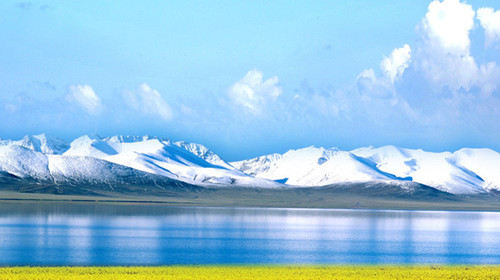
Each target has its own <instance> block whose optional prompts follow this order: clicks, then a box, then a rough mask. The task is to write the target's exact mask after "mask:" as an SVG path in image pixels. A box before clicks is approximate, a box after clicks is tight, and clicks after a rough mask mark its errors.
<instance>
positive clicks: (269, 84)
mask: <svg viewBox="0 0 500 280" xmlns="http://www.w3.org/2000/svg"><path fill="white" fill-rule="evenodd" d="M263 77H264V75H263V74H262V72H260V71H259V70H257V69H254V70H250V71H248V73H247V74H246V75H245V77H243V78H242V79H241V80H239V81H238V82H236V83H235V84H233V85H232V86H231V87H230V88H229V91H228V94H229V97H230V98H231V100H232V101H233V102H234V103H236V104H238V105H241V106H243V107H244V108H246V109H247V110H248V111H250V112H251V113H252V114H254V115H260V114H261V113H262V110H263V108H264V106H265V105H266V104H267V103H268V102H270V101H276V99H277V98H278V96H280V95H281V92H282V90H281V87H280V86H279V85H278V83H279V80H278V77H276V76H273V77H271V78H269V79H267V80H266V81H264V80H263Z"/></svg>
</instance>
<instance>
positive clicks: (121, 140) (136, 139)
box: [105, 135, 170, 143]
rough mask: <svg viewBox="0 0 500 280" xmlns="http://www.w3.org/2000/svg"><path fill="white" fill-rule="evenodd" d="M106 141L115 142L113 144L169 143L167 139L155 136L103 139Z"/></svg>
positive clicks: (126, 136) (122, 136)
mask: <svg viewBox="0 0 500 280" xmlns="http://www.w3.org/2000/svg"><path fill="white" fill-rule="evenodd" d="M105 140H106V141H109V142H115V143H135V142H144V141H148V140H159V141H161V142H170V140H169V139H167V138H161V137H156V136H150V135H145V136H132V135H115V136H111V137H108V138H105Z"/></svg>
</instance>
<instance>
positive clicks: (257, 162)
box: [231, 146, 500, 194]
mask: <svg viewBox="0 0 500 280" xmlns="http://www.w3.org/2000/svg"><path fill="white" fill-rule="evenodd" d="M231 165H233V166H234V167H236V168H239V169H240V170H242V171H244V172H246V173H247V174H250V175H252V176H256V177H261V178H267V179H271V180H278V181H281V182H284V183H286V184H290V185H307V186H323V185H328V184H335V183H343V182H368V181H380V180H382V181H384V180H391V181H394V182H401V183H403V182H404V181H413V182H417V183H421V184H424V185H428V186H430V187H433V188H436V189H438V190H441V191H445V192H449V193H454V194H477V193H484V192H487V191H489V190H500V154H499V153H497V152H495V151H492V150H489V149H462V150H459V151H456V152H454V153H450V152H444V153H432V152H425V151H422V150H412V149H403V148H398V147H394V146H385V147H381V148H374V147H366V148H359V149H356V150H353V151H350V152H347V151H340V150H338V149H336V148H332V149H324V148H316V147H308V148H304V149H299V150H290V151H288V152H286V153H284V154H283V155H280V154H271V155H268V156H262V157H258V158H254V159H249V160H244V161H238V162H232V163H231Z"/></svg>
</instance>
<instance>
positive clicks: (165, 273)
mask: <svg viewBox="0 0 500 280" xmlns="http://www.w3.org/2000/svg"><path fill="white" fill-rule="evenodd" d="M0 279H2V280H3V279H6V280H7V279H9V280H16V279H120V280H122V279H123V280H126V279H207V280H211V279H213V280H215V279H217V280H219V279H220V280H222V279H224V280H226V279H228V280H230V279H255V280H259V279H271V280H272V279H276V280H278V279H279V280H286V279H500V266H161V267H0Z"/></svg>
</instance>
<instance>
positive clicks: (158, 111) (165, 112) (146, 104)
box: [123, 83, 173, 120]
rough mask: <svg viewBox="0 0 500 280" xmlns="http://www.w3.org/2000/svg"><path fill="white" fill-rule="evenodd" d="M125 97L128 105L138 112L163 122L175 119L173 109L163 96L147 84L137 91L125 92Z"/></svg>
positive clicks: (140, 86)
mask: <svg viewBox="0 0 500 280" xmlns="http://www.w3.org/2000/svg"><path fill="white" fill-rule="evenodd" d="M123 97H124V99H125V102H126V104H127V105H128V106H129V107H130V108H132V109H133V110H135V111H137V112H142V113H144V114H146V115H151V116H159V117H160V118H162V119H163V120H170V119H172V117H173V113H172V109H171V108H170V106H169V105H168V103H167V102H166V101H165V100H164V99H163V97H162V96H161V94H160V93H159V92H158V91H157V90H155V89H152V88H151V87H150V86H149V85H148V84H146V83H143V84H141V85H139V86H138V87H137V89H136V90H135V91H125V92H124V93H123Z"/></svg>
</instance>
